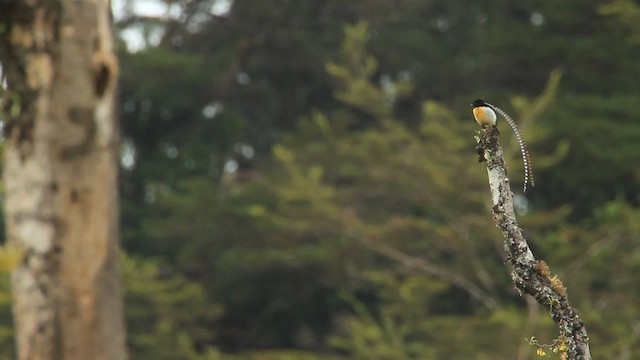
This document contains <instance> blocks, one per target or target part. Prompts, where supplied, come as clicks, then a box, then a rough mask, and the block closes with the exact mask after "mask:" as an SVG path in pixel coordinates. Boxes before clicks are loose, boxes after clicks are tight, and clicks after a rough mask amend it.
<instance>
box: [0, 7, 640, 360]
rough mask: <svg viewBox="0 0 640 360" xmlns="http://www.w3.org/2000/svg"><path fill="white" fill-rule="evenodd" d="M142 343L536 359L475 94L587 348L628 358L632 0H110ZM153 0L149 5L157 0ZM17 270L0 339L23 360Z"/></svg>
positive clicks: (129, 266) (530, 313)
mask: <svg viewBox="0 0 640 360" xmlns="http://www.w3.org/2000/svg"><path fill="white" fill-rule="evenodd" d="M113 6H114V10H115V14H116V17H115V20H116V28H117V29H116V31H117V32H118V34H119V36H120V39H121V40H120V46H119V54H120V60H121V64H120V65H121V85H120V99H119V112H120V119H121V126H122V158H121V159H122V161H121V165H122V170H121V196H122V199H121V203H122V204H121V205H122V212H121V213H122V216H121V226H122V237H123V239H122V245H123V248H124V250H125V254H124V255H123V270H122V271H123V276H124V281H125V292H126V294H125V295H126V299H125V302H126V320H127V326H128V344H129V346H130V351H131V358H132V359H135V360H183V359H184V360H276V359H283V360H288V359H289V360H293V359H300V360H314V359H334V360H338V359H362V360H403V359H514V358H517V359H531V358H534V357H536V355H535V354H536V349H537V347H536V345H531V344H530V343H529V342H528V341H527V340H525V338H526V339H530V338H531V337H532V336H535V338H536V339H538V340H539V341H540V343H551V342H552V341H553V340H554V339H555V337H556V336H557V332H556V328H555V326H554V325H553V323H552V322H551V320H550V319H549V317H548V315H547V314H545V313H544V311H542V310H541V308H540V307H539V306H538V305H537V304H535V302H532V301H530V299H529V300H528V299H526V298H523V297H521V296H520V295H519V294H518V293H517V292H516V291H515V290H514V287H513V285H512V284H511V280H510V278H509V275H508V272H507V270H506V269H505V266H504V264H503V251H502V243H503V239H502V236H501V234H500V232H499V231H498V229H496V228H495V227H494V224H493V221H492V218H491V213H490V198H489V190H488V186H487V181H486V171H485V169H484V165H482V164H478V162H477V155H476V154H475V145H476V142H475V140H474V136H475V134H476V131H477V129H478V125H477V124H476V123H475V122H474V120H473V117H472V115H471V112H470V108H469V103H470V102H471V101H472V100H474V99H475V98H483V99H485V100H487V101H490V102H492V103H494V104H496V105H498V106H500V107H502V108H503V109H505V110H507V112H508V113H510V114H511V115H512V116H513V117H514V119H515V120H516V121H517V122H518V123H519V125H520V129H521V131H522V132H523V136H524V138H525V139H526V140H527V142H528V145H529V149H530V152H531V156H532V161H533V166H534V171H535V172H536V187H535V188H533V189H532V190H531V191H529V192H527V193H526V194H522V193H520V189H521V185H522V180H523V179H522V161H521V159H520V158H519V150H518V149H517V142H516V141H515V138H514V136H512V134H511V133H510V130H509V129H507V127H506V126H505V124H504V123H503V124H502V129H503V131H502V134H503V135H502V142H503V145H504V146H505V147H506V150H507V153H508V155H509V159H510V160H509V166H510V175H511V181H512V184H513V190H514V192H515V193H516V200H517V202H518V204H517V205H518V208H519V213H520V218H519V221H520V223H521V225H522V226H523V228H524V229H525V230H526V232H527V233H526V235H527V237H528V239H529V241H530V244H531V245H532V246H533V250H534V253H535V254H536V256H538V257H539V258H542V259H545V260H546V261H547V262H548V264H549V265H550V266H551V269H552V271H554V272H555V273H557V274H558V275H559V276H560V278H561V279H562V281H563V282H564V284H565V285H566V286H567V288H568V291H569V298H570V300H571V301H572V304H573V305H574V306H575V307H576V308H577V309H578V310H579V311H580V312H581V314H582V316H583V320H585V322H586V324H587V329H588V331H589V335H590V339H591V349H592V350H591V351H592V354H593V355H594V358H605V359H640V307H638V303H639V302H640V277H638V276H637V274H638V272H639V271H640V246H638V245H639V244H640V242H639V241H640V208H639V206H640V203H639V201H640V197H639V195H640V191H639V189H640V25H638V24H640V8H639V7H638V5H637V3H636V2H635V1H632V0H604V1H602V0H597V1H587V0H553V1H542V0H528V1H513V0H512V1H509V0H493V1H490V0H475V1H468V0H467V1H463V0H448V1H436V0H394V1H389V0H351V1H344V0H235V1H232V0H164V1H163V0H156V1H154V0H120V1H114V3H113ZM149 9H152V11H149ZM7 281H8V279H6V278H2V282H3V284H2V287H3V289H4V290H3V292H2V296H1V297H0V316H1V317H2V318H3V321H2V324H4V325H2V327H0V352H1V353H2V354H5V355H6V357H5V356H3V358H12V357H13V355H11V354H13V352H14V349H13V342H12V330H11V325H10V324H11V320H10V317H11V316H10V307H9V304H10V296H9V293H8V288H7Z"/></svg>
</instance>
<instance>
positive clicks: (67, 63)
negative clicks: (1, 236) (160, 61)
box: [0, 0, 126, 360]
mask: <svg viewBox="0 0 640 360" xmlns="http://www.w3.org/2000/svg"><path fill="white" fill-rule="evenodd" d="M0 37H1V40H0V43H1V46H2V48H1V50H0V56H1V57H0V61H1V62H2V69H3V72H4V77H5V80H6V84H7V90H6V91H5V93H4V94H3V104H2V110H3V115H4V117H3V118H4V136H5V144H4V154H3V155H4V163H3V167H4V169H3V170H4V186H5V188H4V190H5V191H4V194H5V216H6V226H7V238H8V241H9V243H11V244H14V245H16V246H19V247H20V248H21V249H23V250H24V259H23V261H22V262H21V265H19V266H18V267H17V268H15V269H14V271H13V274H12V291H13V297H14V318H15V324H16V341H17V347H18V355H19V356H18V358H19V359H20V360H27V359H29V360H35V359H38V360H40V359H42V360H44V359H60V360H62V359H64V360H76V359H77V360H103V359H104V360H106V359H109V360H113V359H125V358H126V352H125V345H124V344H125V335H124V334H125V332H124V325H123V315H122V296H121V290H120V280H119V274H118V268H117V261H118V224H117V205H118V204H117V153H118V152H117V150H118V147H117V126H116V121H115V118H114V107H113V101H114V93H115V83H116V78H117V61H116V58H115V57H114V55H113V52H112V46H113V38H112V31H111V26H110V10H109V2H108V0H81V1H78V0H55V1H54V0H2V1H1V3H0Z"/></svg>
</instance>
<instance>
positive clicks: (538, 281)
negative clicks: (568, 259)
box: [478, 127, 591, 360]
mask: <svg viewBox="0 0 640 360" xmlns="http://www.w3.org/2000/svg"><path fill="white" fill-rule="evenodd" d="M498 135H499V133H498V129H497V128H496V127H490V128H487V129H482V130H481V131H480V136H479V141H478V154H479V155H480V161H483V162H486V164H487V172H488V174H489V187H490V189H491V195H492V196H491V197H492V203H493V208H492V212H493V219H494V221H495V223H496V226H497V227H498V228H500V230H502V233H503V235H504V237H505V250H506V251H507V263H508V264H509V265H510V267H511V278H512V280H513V282H514V284H515V286H516V288H517V289H518V290H519V291H520V293H527V294H529V295H531V296H533V297H534V298H535V299H536V301H537V302H538V303H539V304H540V305H542V306H543V307H544V308H545V309H547V311H548V312H549V314H550V315H551V317H552V318H553V321H554V322H555V323H556V325H557V326H558V330H559V331H560V338H559V339H560V340H561V341H563V342H564V344H565V345H566V354H567V356H568V359H570V360H590V359H591V353H590V351H589V337H588V336H587V329H586V328H585V326H584V323H583V322H582V320H581V319H580V315H579V314H578V311H577V310H575V309H574V308H573V307H571V305H570V304H569V300H568V298H567V293H566V288H565V287H564V285H562V282H561V281H560V280H559V279H558V278H557V277H556V276H552V275H551V271H550V270H549V267H548V266H547V264H546V263H545V262H544V261H542V260H536V258H535V257H534V256H533V253H532V252H531V249H530V248H529V245H528V244H527V241H526V239H525V238H524V235H523V234H522V229H520V226H519V225H518V223H517V221H516V215H515V212H514V210H513V194H512V192H511V188H510V187H509V179H507V173H506V170H505V168H506V166H505V160H504V155H503V152H502V147H501V146H500V143H499V141H498Z"/></svg>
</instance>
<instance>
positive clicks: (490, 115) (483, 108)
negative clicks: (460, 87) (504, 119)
mask: <svg viewBox="0 0 640 360" xmlns="http://www.w3.org/2000/svg"><path fill="white" fill-rule="evenodd" d="M471 106H473V117H474V118H475V119H476V121H477V122H478V124H480V125H482V127H483V128H484V127H487V126H495V125H496V119H497V117H496V113H495V111H493V109H492V108H491V106H489V105H488V104H487V103H486V102H484V101H483V100H480V99H478V100H476V101H474V102H473V103H472V104H471Z"/></svg>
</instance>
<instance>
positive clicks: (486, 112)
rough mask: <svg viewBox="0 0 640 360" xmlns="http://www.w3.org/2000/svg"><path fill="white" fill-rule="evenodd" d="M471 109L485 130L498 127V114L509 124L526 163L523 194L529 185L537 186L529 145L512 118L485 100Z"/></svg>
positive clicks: (472, 105) (476, 101)
mask: <svg viewBox="0 0 640 360" xmlns="http://www.w3.org/2000/svg"><path fill="white" fill-rule="evenodd" d="M471 107H473V117H474V118H475V119H476V121H477V122H478V124H480V125H482V127H483V128H486V127H487V126H495V127H496V129H497V126H496V123H497V116H496V112H497V113H498V114H500V115H501V116H502V117H503V118H504V119H505V120H506V121H507V123H508V124H509V126H510V127H511V129H512V130H513V133H514V134H515V135H516V139H517V140H518V145H520V152H521V153H522V162H523V163H524V187H523V192H526V191H527V184H531V187H534V186H535V183H534V181H533V169H532V168H531V158H530V157H529V151H528V150H527V145H526V144H525V142H524V139H523V138H522V135H521V134H520V130H518V126H517V125H516V122H515V121H513V119H511V117H510V116H509V115H508V114H507V113H506V112H505V111H504V110H502V109H500V108H499V107H497V106H495V105H491V104H489V103H488V102H485V101H484V100H481V99H477V100H475V101H474V102H472V103H471Z"/></svg>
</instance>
